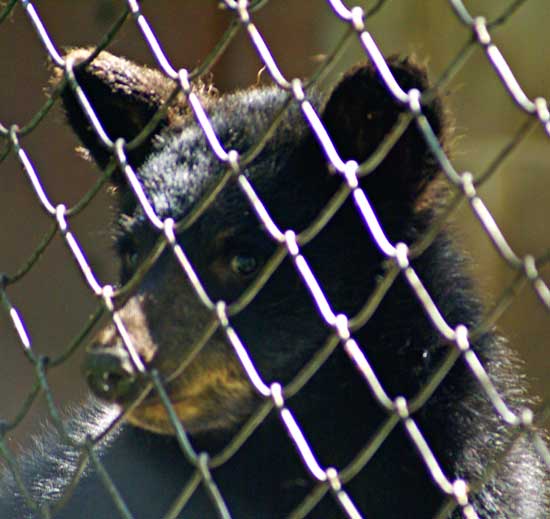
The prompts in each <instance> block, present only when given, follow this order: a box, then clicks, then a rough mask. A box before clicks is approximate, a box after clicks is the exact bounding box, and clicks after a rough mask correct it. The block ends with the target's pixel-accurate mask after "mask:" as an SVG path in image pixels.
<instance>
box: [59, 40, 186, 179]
mask: <svg viewBox="0 0 550 519" xmlns="http://www.w3.org/2000/svg"><path fill="white" fill-rule="evenodd" d="M90 52H91V51H90V50H89V49H76V50H73V51H71V52H69V53H68V54H67V55H66V57H65V58H66V59H70V60H72V61H73V64H74V65H73V66H74V69H73V70H74V73H75V77H76V80H77V82H78V84H79V85H80V87H81V88H82V90H83V91H84V94H85V95H86V98H87V99H88V101H89V103H90V105H91V107H92V109H93V111H94V113H95V115H96V117H97V118H98V120H99V121H100V123H101V126H102V127H103V129H104V130H105V132H106V133H107V135H108V136H109V138H110V139H111V140H113V141H115V140H116V139H118V138H119V137H122V138H124V139H125V140H126V142H129V141H131V140H132V139H133V138H134V137H135V136H136V135H138V134H139V132H140V131H141V130H142V129H143V127H144V126H145V125H146V124H147V123H148V122H149V120H150V119H151V118H152V117H153V115H154V114H155V113H156V111H157V110H158V109H159V108H160V107H161V106H162V104H163V103H164V102H165V101H166V100H167V99H168V98H169V96H170V94H171V93H172V91H173V90H174V89H175V87H176V84H175V83H174V82H173V81H171V80H170V79H168V78H167V77H165V76H163V75H162V74H161V73H160V72H159V71H156V70H153V69H150V68H148V67H145V66H140V65H137V64H135V63H132V62H131V61H128V60H126V59H123V58H119V57H116V56H113V55H112V54H109V53H108V52H101V53H100V54H99V55H98V56H97V57H96V58H95V59H94V60H93V61H92V62H91V63H89V64H87V65H85V66H84V67H82V66H79V64H81V63H82V62H83V61H85V60H86V59H87V58H88V56H89V55H90ZM62 79H63V70H61V69H57V70H56V71H55V73H54V77H53V79H52V84H53V86H54V87H55V86H56V85H57V84H58V83H59V82H60V81H61V80H62ZM61 99H62V101H63V105H64V108H65V112H66V114H67V119H68V122H69V124H70V125H71V127H72V128H73V130H74V131H75V133H76V134H77V135H78V137H79V138H80V140H81V141H82V144H83V145H84V147H85V148H86V149H87V150H88V151H89V152H90V154H91V156H92V157H93V158H94V160H95V161H96V162H97V163H98V165H99V166H100V167H101V168H104V167H105V166H106V165H107V163H108V161H109V159H110V157H111V154H110V153H109V151H108V150H107V149H106V148H105V147H104V146H103V144H102V143H101V141H100V139H99V138H98V136H97V134H96V132H95V130H94V129H93V127H92V125H91V124H90V122H89V120H88V118H87V117H86V116H85V114H84V112H83V110H82V108H81V106H80V103H78V101H77V100H76V97H75V94H74V92H73V90H72V89H71V88H70V86H69V85H68V84H67V85H66V86H65V88H64V89H63V92H62V93H61ZM183 106H184V102H183V101H182V96H181V94H180V95H179V98H178V99H177V101H176V103H173V104H172V105H171V106H170V108H169V109H168V111H167V113H166V114H165V115H164V117H163V118H162V119H161V120H160V122H159V123H158V125H157V127H156V128H155V129H154V130H153V131H152V132H151V135H149V136H148V137H147V138H146V139H145V140H144V142H143V143H142V144H140V145H139V146H138V147H137V148H135V149H133V150H131V151H129V152H128V158H129V160H130V163H131V164H132V166H134V167H138V166H139V165H140V164H141V163H142V162H143V160H144V159H145V158H146V156H147V154H148V153H149V151H150V148H151V145H152V142H153V137H154V135H155V134H156V133H158V131H159V130H160V129H162V128H163V127H164V126H167V125H168V124H171V123H172V122H173V121H174V120H176V119H177V118H178V117H180V116H181V115H182V114H183V112H184V108H183ZM113 181H114V182H115V183H120V182H121V181H122V179H121V178H120V175H119V174H117V173H115V175H114V177H113Z"/></svg>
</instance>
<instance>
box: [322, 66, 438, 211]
mask: <svg viewBox="0 0 550 519" xmlns="http://www.w3.org/2000/svg"><path fill="white" fill-rule="evenodd" d="M387 64H388V66H389V68H390V71H391V73H392V75H393V76H394V78H395V80H396V81H397V82H398V83H399V85H400V86H401V88H403V89H404V90H405V91H408V90H409V89H411V88H416V89H418V90H420V91H421V92H423V91H425V90H426V89H428V88H429V86H430V85H429V81H428V76H427V71H426V68H425V67H424V66H422V65H421V64H419V63H418V62H417V61H416V60H415V59H414V58H404V59H401V58H399V57H390V58H388V60H387ZM405 111H406V107H404V106H402V105H401V104H400V103H398V102H397V101H396V100H395V99H394V98H393V96H392V95H391V94H390V92H389V90H388V87H387V86H386V85H385V84H384V82H383V81H382V79H381V77H380V75H379V73H378V71H377V70H376V68H375V67H374V66H373V65H372V64H371V63H367V64H365V65H363V66H357V67H355V68H353V69H351V70H350V71H348V72H347V73H346V74H345V76H344V77H343V79H342V80H341V81H340V82H339V83H338V84H337V85H336V87H335V88H334V90H333V92H332V94H331V95H330V97H329V99H328V101H327V103H326V106H325V110H324V112H323V123H324V124H325V127H326V129H327V131H328V133H329V135H330V136H331V139H332V141H333V143H334V144H335V146H336V149H337V150H338V152H339V153H340V156H341V157H342V158H343V159H344V160H348V159H354V160H356V161H357V162H359V163H361V162H363V161H364V160H365V159H366V158H367V157H369V156H370V154H371V153H373V152H374V151H375V149H376V148H377V147H378V146H379V145H380V144H381V143H382V142H383V140H384V139H385V138H386V137H387V135H388V134H389V133H390V131H391V129H392V128H393V126H394V125H395V123H396V122H397V119H398V117H399V115H400V114H401V113H403V112H405ZM423 112H424V114H425V115H426V117H427V118H428V121H429V123H430V125H431V127H432V129H433V131H434V133H435V134H436V136H437V137H438V139H439V141H440V142H441V144H442V145H443V146H445V143H446V141H447V140H448V136H447V135H446V134H447V129H448V124H447V123H446V118H447V117H446V113H445V112H444V110H443V106H442V103H441V99H440V98H439V97H435V98H434V99H433V100H432V102H431V103H430V104H429V105H427V106H425V107H423ZM438 172H439V164H438V163H437V161H436V160H435V158H434V156H433V154H432V153H431V151H430V150H429V149H428V146H427V144H426V141H425V139H424V138H423V136H422V135H421V132H420V131H419V129H418V128H417V126H416V124H414V123H411V124H410V125H409V127H408V128H407V129H406V130H405V132H404V133H403V135H402V136H401V137H400V138H399V140H398V142H397V143H396V144H395V145H394V146H393V147H392V149H391V150H390V151H389V153H388V154H387V155H386V157H385V159H384V160H383V161H382V163H381V164H380V165H379V166H378V167H377V168H376V170H375V171H374V172H373V174H372V175H368V176H367V177H366V179H365V181H364V183H363V185H364V187H367V188H368V191H369V193H370V196H371V199H373V200H374V201H375V202H376V200H379V201H383V202H384V201H395V202H399V203H405V204H406V205H408V206H412V205H413V204H414V202H415V201H416V200H417V199H418V197H419V196H420V194H422V192H423V191H424V190H425V188H426V187H427V186H428V185H429V184H430V183H431V182H432V180H433V179H434V178H435V177H436V175H437V173H438Z"/></svg>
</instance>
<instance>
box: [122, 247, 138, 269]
mask: <svg viewBox="0 0 550 519" xmlns="http://www.w3.org/2000/svg"><path fill="white" fill-rule="evenodd" d="M122 265H123V267H124V269H125V270H126V271H127V272H133V271H135V270H136V268H137V267H138V265H139V254H138V253H137V252H136V251H134V250H132V251H128V252H126V253H124V254H123V256H122Z"/></svg>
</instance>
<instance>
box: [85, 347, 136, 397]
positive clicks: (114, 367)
mask: <svg viewBox="0 0 550 519" xmlns="http://www.w3.org/2000/svg"><path fill="white" fill-rule="evenodd" d="M82 369H83V372H84V376H85V377H86V380H87V382H88V385H89V387H90V389H91V390H92V392H93V393H94V394H95V395H96V396H97V397H98V398H101V399H102V400H106V401H107V402H118V403H122V402H123V401H125V400H127V398H128V397H129V396H130V393H131V388H132V386H133V385H134V382H135V380H136V371H135V369H134V366H133V364H132V361H131V360H130V356H129V355H128V353H127V352H126V350H125V349H124V347H123V346H122V345H116V346H103V345H99V346H96V345H92V347H91V348H90V349H89V350H88V352H87V354H86V357H85V360H84V364H83V366H82Z"/></svg>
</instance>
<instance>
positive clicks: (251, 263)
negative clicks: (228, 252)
mask: <svg viewBox="0 0 550 519" xmlns="http://www.w3.org/2000/svg"><path fill="white" fill-rule="evenodd" d="M231 270H232V271H233V272H235V274H239V275H240V276H251V275H252V274H254V272H256V270H258V260H257V259H256V258H255V257H254V256H248V255H246V254H237V255H236V256H233V257H232V258H231Z"/></svg>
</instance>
